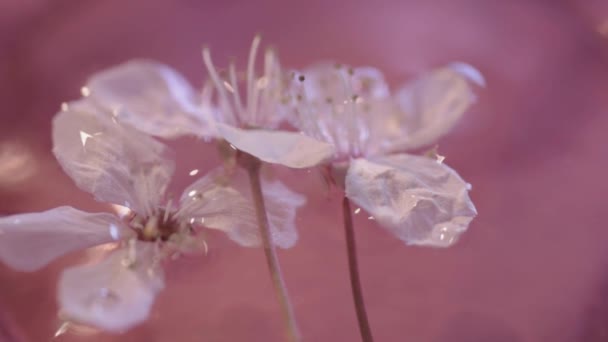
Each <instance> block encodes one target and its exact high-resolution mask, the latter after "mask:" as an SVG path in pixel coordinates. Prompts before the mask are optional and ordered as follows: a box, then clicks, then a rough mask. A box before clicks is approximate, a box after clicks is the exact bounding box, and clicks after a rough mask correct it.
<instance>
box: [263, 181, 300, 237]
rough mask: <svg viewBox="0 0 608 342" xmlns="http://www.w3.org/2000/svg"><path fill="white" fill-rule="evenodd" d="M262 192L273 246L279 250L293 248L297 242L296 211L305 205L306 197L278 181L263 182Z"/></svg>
mask: <svg viewBox="0 0 608 342" xmlns="http://www.w3.org/2000/svg"><path fill="white" fill-rule="evenodd" d="M262 192H263V193H264V204H265V205H266V211H267V213H268V221H269V223H270V232H271V234H272V239H273V241H274V244H275V245H277V246H279V247H281V248H291V247H293V246H294V245H295V244H296V242H297V240H298V231H297V229H296V211H297V210H298V208H300V207H302V206H304V205H305V204H306V197H304V196H302V195H300V194H298V193H297V192H293V191H291V189H289V188H288V187H287V186H285V185H284V184H283V183H281V182H279V181H264V180H263V181H262Z"/></svg>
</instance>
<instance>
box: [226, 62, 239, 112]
mask: <svg viewBox="0 0 608 342" xmlns="http://www.w3.org/2000/svg"><path fill="white" fill-rule="evenodd" d="M228 73H229V76H230V84H231V85H232V88H233V89H234V91H233V92H232V95H233V96H234V103H235V104H236V109H237V111H238V113H239V117H241V118H242V117H243V102H242V101H241V95H240V93H239V83H238V79H237V77H236V67H235V66H234V63H230V66H229V67H228Z"/></svg>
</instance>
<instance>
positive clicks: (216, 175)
mask: <svg viewBox="0 0 608 342" xmlns="http://www.w3.org/2000/svg"><path fill="white" fill-rule="evenodd" d="M262 192H263V193H264V200H265V204H266V210H267V214H268V219H269V223H270V229H271V233H272V238H273V242H274V244H275V245H277V246H279V247H281V248H290V247H292V246H293V245H294V244H295V242H296V241H297V239H298V234H297V230H296V226H295V216H296V210H297V208H299V207H301V206H303V205H304V204H305V203H306V199H305V198H304V197H303V196H302V195H300V194H297V193H295V192H292V191H291V190H289V189H288V188H287V187H285V185H283V184H282V183H281V182H278V181H267V180H262ZM182 206H183V207H184V208H185V210H183V213H182V214H183V215H184V216H185V217H186V218H194V220H195V221H197V220H202V224H203V225H204V226H206V227H208V228H213V229H218V230H221V231H224V232H225V233H226V234H228V236H229V237H230V238H231V239H232V240H233V241H235V242H237V243H238V244H240V245H242V246H247V247H257V246H260V245H261V243H262V240H261V238H260V233H259V227H258V224H257V217H256V214H255V207H254V205H253V201H252V196H251V189H250V185H249V179H248V177H247V174H246V173H245V172H244V171H243V170H241V169H238V170H235V171H234V174H232V175H227V174H225V173H224V171H223V170H220V169H217V170H215V171H213V172H211V173H209V174H208V175H207V176H205V177H203V178H201V179H199V180H198V181H197V182H195V183H194V184H192V185H191V186H190V187H188V189H186V191H185V192H184V195H183V196H182Z"/></svg>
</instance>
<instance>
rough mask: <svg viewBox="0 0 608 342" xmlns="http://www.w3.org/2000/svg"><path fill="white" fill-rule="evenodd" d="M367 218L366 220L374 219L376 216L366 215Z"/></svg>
mask: <svg viewBox="0 0 608 342" xmlns="http://www.w3.org/2000/svg"><path fill="white" fill-rule="evenodd" d="M367 219H368V220H375V219H376V218H375V217H373V216H368V217H367Z"/></svg>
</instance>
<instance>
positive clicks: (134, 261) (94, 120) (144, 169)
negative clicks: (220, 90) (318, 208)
mask: <svg viewBox="0 0 608 342" xmlns="http://www.w3.org/2000/svg"><path fill="white" fill-rule="evenodd" d="M53 144H54V148H53V152H54V154H55V156H56V157H57V160H58V161H59V163H60V164H61V167H62V168H63V170H64V171H65V172H66V173H67V174H68V175H69V176H70V177H71V178H72V179H73V180H74V182H75V183H76V185H77V186H78V187H80V188H81V189H82V190H85V191H88V192H90V193H91V194H93V195H94V196H95V198H96V199H97V200H99V201H101V202H107V203H110V204H115V205H120V206H124V207H127V208H128V209H129V211H128V214H127V215H126V216H124V217H120V216H119V215H114V214H110V213H87V212H84V211H80V210H78V209H75V208H72V207H69V206H62V207H58V208H55V209H50V210H47V211H44V212H39V213H27V214H18V215H13V216H7V217H2V218H0V261H2V262H3V263H5V264H7V265H8V266H10V267H12V268H14V269H16V270H20V271H35V270H38V269H40V268H42V267H44V266H45V265H47V264H48V263H50V262H52V261H53V260H54V259H56V258H58V257H60V256H62V255H65V254H68V253H70V252H74V251H77V250H82V249H85V248H89V247H93V246H97V245H102V244H112V245H111V246H114V248H109V250H111V251H109V252H108V254H107V255H106V257H105V258H103V259H102V260H101V261H99V262H97V263H91V264H83V265H79V266H75V267H71V268H68V269H66V270H64V271H63V273H62V275H61V277H60V281H59V286H58V293H57V296H58V301H59V306H60V310H61V312H62V314H63V315H65V316H66V317H68V318H69V319H70V320H74V321H78V322H81V323H84V324H89V325H92V326H95V327H98V328H101V329H104V330H108V331H124V330H126V329H129V328H130V327H132V326H134V325H136V324H139V323H141V322H143V321H144V320H146V318H147V317H148V315H149V312H150V310H151V307H152V305H153V303H154V298H155V297H156V295H157V293H158V292H159V291H160V290H162V289H163V288H164V286H165V285H164V279H163V267H164V266H165V263H164V261H165V260H166V259H167V258H169V257H171V258H174V257H175V256H177V255H180V254H191V253H200V252H203V251H204V250H206V247H207V246H206V243H205V241H204V239H203V235H202V231H203V229H206V228H207V229H217V230H221V231H223V232H225V233H226V234H227V236H228V237H229V238H230V239H232V240H233V241H235V242H237V243H239V244H240V245H242V246H259V245H260V243H261V239H260V236H259V233H258V229H257V225H256V216H255V210H254V207H253V203H252V200H251V194H250V190H249V188H248V187H247V186H246V185H247V183H246V175H244V172H243V171H239V170H235V171H233V173H230V174H227V173H226V172H224V170H222V169H216V170H213V171H211V172H209V173H208V174H207V175H205V176H203V177H201V178H199V179H198V180H196V181H195V182H194V183H193V184H192V185H190V186H188V187H187V188H186V189H185V190H184V192H183V194H182V195H181V196H180V197H179V198H175V199H172V198H169V197H168V193H167V186H168V184H169V182H170V180H171V177H172V175H173V170H174V165H173V162H172V161H171V159H169V158H168V157H169V156H170V155H171V152H170V151H169V149H168V147H167V146H165V145H164V144H162V143H160V142H159V141H157V140H155V139H153V138H151V137H149V136H147V135H146V134H143V133H141V132H138V131H136V130H134V129H133V128H131V127H130V126H127V125H123V124H121V123H120V122H118V121H117V120H116V118H115V117H113V116H112V115H111V113H107V112H106V111H105V109H104V108H103V107H99V105H98V104H96V103H95V102H93V101H91V100H90V99H88V98H85V99H82V100H79V101H76V102H73V103H68V104H65V105H64V106H63V109H62V111H61V112H59V113H58V114H57V116H56V117H55V119H54V122H53ZM265 188H266V189H267V191H265V192H264V196H265V200H266V202H267V203H268V211H269V217H270V223H271V231H272V238H273V242H274V243H275V244H276V245H277V246H279V247H283V248H288V247H291V246H292V245H293V244H294V243H295V242H296V240H297V233H296V230H295V222H294V219H295V211H296V209H297V208H298V207H300V206H302V205H303V204H304V202H305V200H304V198H303V197H302V196H301V195H299V194H296V193H293V192H292V191H290V190H288V189H287V188H286V187H285V186H284V185H282V184H281V183H280V182H277V181H265Z"/></svg>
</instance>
